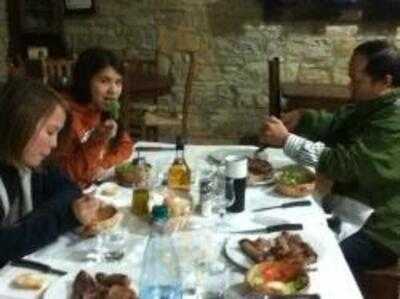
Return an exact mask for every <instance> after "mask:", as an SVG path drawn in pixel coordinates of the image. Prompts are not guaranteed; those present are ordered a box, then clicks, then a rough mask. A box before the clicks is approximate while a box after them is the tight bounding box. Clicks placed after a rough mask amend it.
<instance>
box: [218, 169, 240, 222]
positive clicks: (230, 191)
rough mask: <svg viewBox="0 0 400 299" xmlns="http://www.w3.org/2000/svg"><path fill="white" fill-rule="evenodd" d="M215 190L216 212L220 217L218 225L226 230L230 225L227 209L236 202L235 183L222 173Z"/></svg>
mask: <svg viewBox="0 0 400 299" xmlns="http://www.w3.org/2000/svg"><path fill="white" fill-rule="evenodd" d="M214 188H215V189H214V210H215V212H216V213H217V214H218V215H219V221H218V224H217V225H218V227H220V228H223V229H226V228H229V223H228V222H227V221H226V219H225V214H226V209H227V208H229V207H230V206H232V205H233V203H234V202H235V192H234V181H233V179H231V178H228V177H225V176H224V175H221V173H220V174H219V175H218V176H217V177H216V182H215V185H214Z"/></svg>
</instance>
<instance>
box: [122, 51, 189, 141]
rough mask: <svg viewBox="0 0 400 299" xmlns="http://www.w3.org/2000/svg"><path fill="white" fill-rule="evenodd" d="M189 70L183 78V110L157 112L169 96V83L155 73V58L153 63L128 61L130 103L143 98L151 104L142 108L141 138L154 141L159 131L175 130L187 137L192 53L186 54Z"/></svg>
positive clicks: (126, 72)
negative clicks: (161, 129)
mask: <svg viewBox="0 0 400 299" xmlns="http://www.w3.org/2000/svg"><path fill="white" fill-rule="evenodd" d="M188 55H189V70H188V73H187V76H186V82H185V88H184V96H183V101H182V108H181V109H179V110H180V111H179V112H178V113H176V114H175V113H169V112H162V111H158V109H157V105H158V104H159V98H160V97H161V96H164V95H168V94H171V86H172V81H171V79H169V78H168V77H167V76H162V75H161V74H160V72H159V69H158V54H156V58H155V60H135V59H133V60H131V61H127V64H126V69H125V92H126V93H127V95H128V96H129V97H130V98H131V99H132V100H133V101H136V100H137V99H139V98H142V99H143V98H145V99H150V100H152V103H151V104H148V105H147V106H146V105H144V108H143V116H142V121H141V131H142V134H141V135H142V138H143V139H144V140H152V141H157V140H158V138H159V130H160V128H178V129H180V130H181V135H182V136H183V137H187V134H188V112H189V106H190V102H191V93H192V82H193V77H194V70H195V56H194V52H188Z"/></svg>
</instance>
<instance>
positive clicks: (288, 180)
mask: <svg viewBox="0 0 400 299" xmlns="http://www.w3.org/2000/svg"><path fill="white" fill-rule="evenodd" d="M277 180H278V182H279V183H280V184H283V185H289V186H292V185H300V184H306V183H310V182H312V181H314V180H315V174H314V173H313V172H312V171H311V170H309V169H308V168H305V167H303V166H299V165H289V166H286V167H284V168H282V169H281V171H280V173H279V174H278V179H277Z"/></svg>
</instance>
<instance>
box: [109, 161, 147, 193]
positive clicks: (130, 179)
mask: <svg viewBox="0 0 400 299" xmlns="http://www.w3.org/2000/svg"><path fill="white" fill-rule="evenodd" d="M136 166H137V165H136V163H135V160H134V161H132V162H127V163H124V164H120V165H118V166H117V167H115V178H116V181H117V183H118V184H119V185H121V186H126V187H131V186H132V185H133V184H137V183H139V182H140V181H142V180H143V177H142V176H143V175H142V174H140V173H139V172H138V171H137V168H136ZM146 170H147V173H146V175H147V178H146V179H149V178H150V171H151V165H150V164H148V163H146Z"/></svg>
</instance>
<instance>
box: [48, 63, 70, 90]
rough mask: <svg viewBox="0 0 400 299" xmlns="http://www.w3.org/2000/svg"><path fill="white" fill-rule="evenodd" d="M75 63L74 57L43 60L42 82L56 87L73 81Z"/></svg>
mask: <svg viewBox="0 0 400 299" xmlns="http://www.w3.org/2000/svg"><path fill="white" fill-rule="evenodd" d="M74 65H75V60H73V59H65V58H60V59H51V58H46V59H42V60H41V72H42V82H43V83H44V84H46V85H50V86H52V87H54V88H56V89H58V88H62V87H63V85H68V84H70V83H71V81H72V72H73V67H74Z"/></svg>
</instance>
